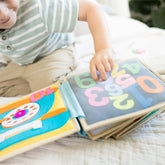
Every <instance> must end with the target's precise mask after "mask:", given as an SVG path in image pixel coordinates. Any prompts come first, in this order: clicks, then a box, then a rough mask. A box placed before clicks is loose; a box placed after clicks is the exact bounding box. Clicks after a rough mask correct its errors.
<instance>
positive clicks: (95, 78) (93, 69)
mask: <svg viewBox="0 0 165 165" xmlns="http://www.w3.org/2000/svg"><path fill="white" fill-rule="evenodd" d="M90 72H91V76H92V78H93V79H94V80H95V81H97V80H98V75H97V72H96V66H95V64H92V63H91V64H90Z"/></svg>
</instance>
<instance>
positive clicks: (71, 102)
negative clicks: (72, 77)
mask: <svg viewBox="0 0 165 165" xmlns="http://www.w3.org/2000/svg"><path fill="white" fill-rule="evenodd" d="M59 90H60V94H61V96H62V98H63V100H64V103H65V106H66V108H67V110H68V111H69V112H70V115H71V118H72V119H73V118H76V117H78V118H81V117H85V114H84V112H83V110H82V108H81V106H80V104H79V102H78V101H77V99H76V96H75V95H74V93H73V91H72V88H71V86H70V85H69V83H68V82H65V83H63V84H62V85H61V86H59Z"/></svg>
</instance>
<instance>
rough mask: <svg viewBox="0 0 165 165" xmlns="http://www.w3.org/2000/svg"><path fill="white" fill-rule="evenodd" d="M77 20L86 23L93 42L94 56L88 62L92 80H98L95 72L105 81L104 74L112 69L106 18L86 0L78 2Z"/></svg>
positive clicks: (96, 7) (98, 8)
mask: <svg viewBox="0 0 165 165" xmlns="http://www.w3.org/2000/svg"><path fill="white" fill-rule="evenodd" d="M78 18H79V20H80V21H87V22H88V26H89V29H90V31H91V33H92V36H93V40H94V46H95V55H94V56H93V57H92V59H91V61H90V72H91V75H92V77H93V79H94V80H98V79H99V77H98V74H97V71H99V73H100V78H101V79H102V80H106V79H107V75H106V72H109V71H110V70H111V69H112V68H113V60H112V56H111V55H112V52H111V46H110V39H109V35H108V33H109V32H108V26H107V24H106V16H105V14H104V12H103V11H102V10H101V9H100V7H99V6H97V4H94V3H92V2H90V1H88V0H79V17H78Z"/></svg>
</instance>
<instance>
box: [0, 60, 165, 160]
mask: <svg viewBox="0 0 165 165" xmlns="http://www.w3.org/2000/svg"><path fill="white" fill-rule="evenodd" d="M98 76H99V74H98ZM107 77H108V78H107V80H106V81H97V82H95V81H94V80H93V79H92V77H91V75H90V73H83V74H80V75H76V76H73V77H70V78H67V79H66V80H65V81H64V82H63V83H62V85H52V86H50V87H47V88H45V89H42V90H40V91H37V92H35V93H32V94H30V95H28V96H26V97H24V98H22V99H20V100H18V101H15V102H13V103H10V104H8V105H5V106H3V107H1V108H0V161H3V160H5V159H8V158H10V157H12V156H15V155H17V154H20V153H23V152H25V151H28V150H31V149H33V148H36V147H38V146H41V145H43V144H46V143H48V142H51V141H54V140H57V139H60V138H63V137H66V136H69V135H71V134H74V133H76V132H78V133H79V134H80V136H81V135H88V136H89V137H90V138H91V139H93V140H95V139H97V138H101V137H102V138H104V139H107V138H109V137H113V138H116V139H117V138H120V137H122V136H124V135H126V134H128V133H129V132H131V131H132V130H134V129H136V128H137V127H139V126H140V125H142V124H143V123H145V122H147V121H148V120H150V119H152V118H153V117H155V116H156V115H158V114H159V113H161V112H162V111H164V105H165V82H164V80H163V78H161V76H159V75H158V74H157V73H155V72H154V71H152V70H151V69H150V68H149V67H148V66H146V65H145V64H143V63H142V62H141V61H140V60H138V59H129V60H126V61H121V62H119V63H118V64H115V66H114V68H113V70H112V71H111V72H109V73H107Z"/></svg>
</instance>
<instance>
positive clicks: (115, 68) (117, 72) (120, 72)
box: [111, 64, 125, 78]
mask: <svg viewBox="0 0 165 165" xmlns="http://www.w3.org/2000/svg"><path fill="white" fill-rule="evenodd" d="M118 69H119V65H118V64H115V66H114V68H113V70H112V72H111V76H112V77H114V78H115V77H117V76H119V75H121V74H124V73H125V70H121V71H118Z"/></svg>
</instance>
